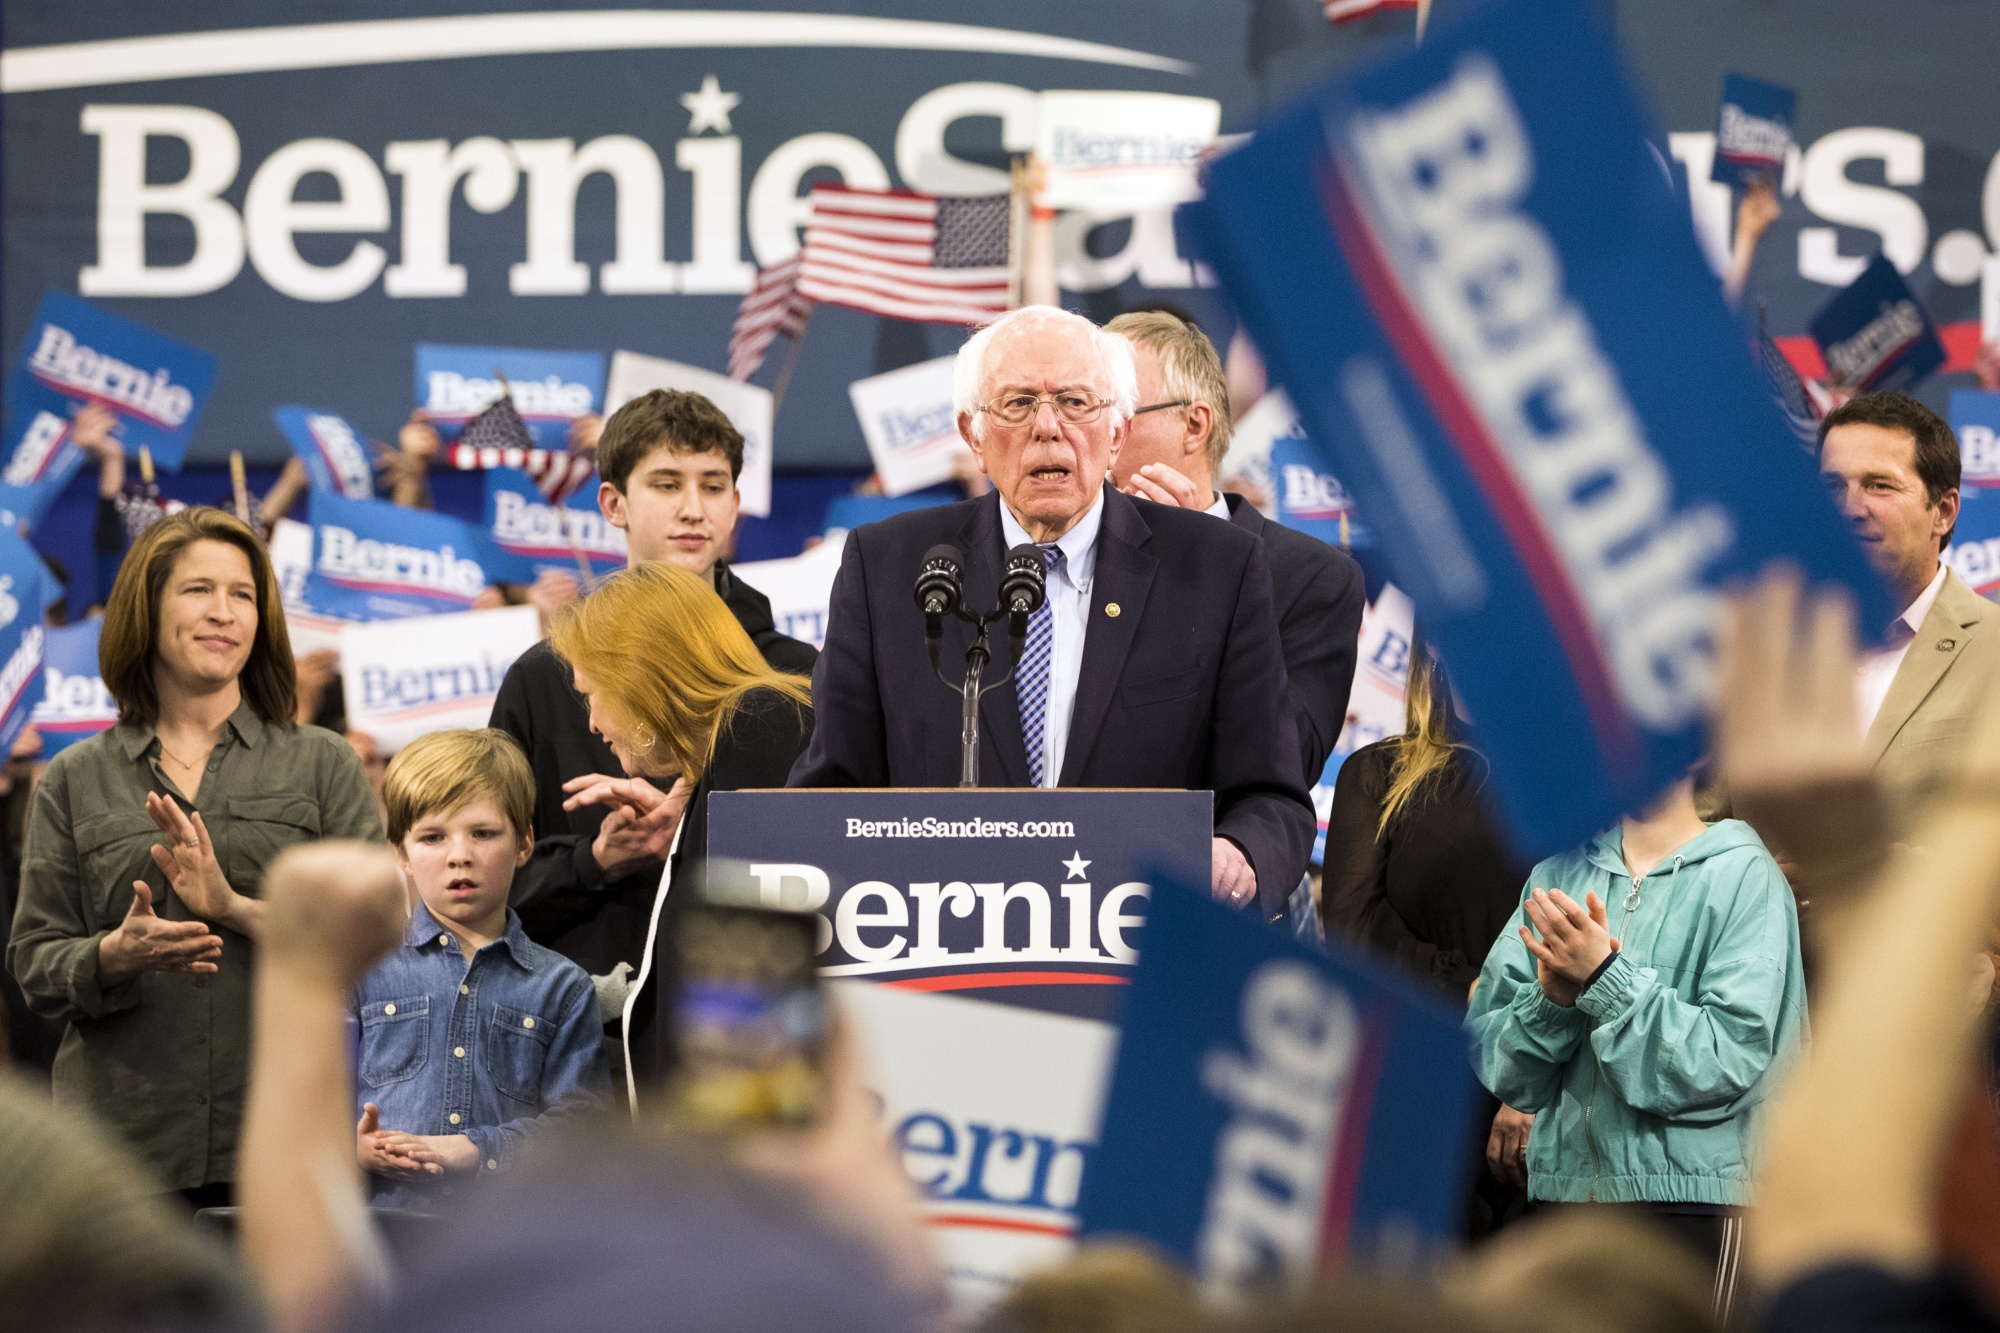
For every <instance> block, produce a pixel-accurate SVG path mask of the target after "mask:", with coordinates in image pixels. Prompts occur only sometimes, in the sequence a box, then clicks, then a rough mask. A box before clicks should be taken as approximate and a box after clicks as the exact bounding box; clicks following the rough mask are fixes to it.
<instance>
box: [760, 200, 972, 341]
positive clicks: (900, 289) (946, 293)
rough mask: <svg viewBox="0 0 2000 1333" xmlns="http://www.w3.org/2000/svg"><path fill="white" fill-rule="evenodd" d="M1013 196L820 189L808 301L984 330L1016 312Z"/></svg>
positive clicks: (803, 275)
mask: <svg viewBox="0 0 2000 1333" xmlns="http://www.w3.org/2000/svg"><path fill="white" fill-rule="evenodd" d="M1010 206H1011V200H1010V198H1009V196H1007V195H1004V194H995V195H984V196H979V197H974V198H958V197H951V196H943V197H940V196H936V195H928V194H917V193H915V192H914V191H910V190H855V189H849V188H848V187H846V186H844V185H820V186H815V187H814V189H813V192H812V216H811V218H810V219H809V220H808V221H807V223H806V243H805V249H804V250H803V251H801V252H800V255H799V284H798V290H799V295H801V296H803V297H805V298H806V299H807V300H810V301H824V302H826V303H827V304H829V305H844V306H852V307H854V308H855V309H856V310H868V311H872V312H874V313H875V314H878V315H887V316H888V317H889V318H891V319H909V320H922V321H927V322H933V323H939V324H984V323H986V322H987V321H988V320H990V319H992V318H993V317H994V316H995V315H998V314H1001V313H1003V312H1005V310H1006V309H1007V288H1008V269H1007V218H1008V213H1009V210H1010Z"/></svg>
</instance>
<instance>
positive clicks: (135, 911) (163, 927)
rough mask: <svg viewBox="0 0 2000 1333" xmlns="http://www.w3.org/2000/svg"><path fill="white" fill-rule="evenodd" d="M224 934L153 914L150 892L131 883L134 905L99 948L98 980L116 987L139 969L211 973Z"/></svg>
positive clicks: (140, 883) (142, 884) (140, 884)
mask: <svg viewBox="0 0 2000 1333" xmlns="http://www.w3.org/2000/svg"><path fill="white" fill-rule="evenodd" d="M220 957H222V937H221V936H220V935H217V934H216V933H215V932H213V931H211V930H210V929H209V928H208V926H207V924H206V923H204V922H200V921H166V920H162V919H161V918H160V917H158V916H156V915H155V914H154V912H153V891H152V890H151V889H149V888H147V887H146V881H145V880H143V879H140V880H134V881H132V905H131V907H129V908H127V909H126V911H125V919H124V920H123V921H121V922H119V923H118V929H116V930H114V931H112V932H111V933H110V934H108V935H106V936H105V937H104V938H103V939H102V940H100V941H99V942H98V946H97V980H98V984H99V985H100V986H115V985H117V984H118V983H119V982H121V981H126V980H128V979H130V978H132V977H135V976H137V975H138V974H139V973H141V972H214V971H216V970H217V966H216V959H218V958H220Z"/></svg>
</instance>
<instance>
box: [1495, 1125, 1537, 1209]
mask: <svg viewBox="0 0 2000 1333" xmlns="http://www.w3.org/2000/svg"><path fill="white" fill-rule="evenodd" d="M1534 1125H1535V1117H1533V1116H1532V1115H1529V1114H1528V1113H1527V1112H1526V1111H1516V1110H1515V1109H1514V1108H1513V1107H1511V1106H1505V1105H1503V1106H1502V1107H1501V1108H1500V1109H1499V1110H1498V1111H1497V1112H1495V1113H1494V1116H1493V1132H1492V1133H1490V1134H1488V1135H1487V1136H1486V1166H1487V1169H1488V1170H1490V1171H1491V1172H1492V1173H1493V1177H1494V1179H1496V1180H1498V1181H1500V1182H1501V1183H1502V1184H1503V1185H1512V1186H1514V1187H1515V1188H1517V1189H1526V1188H1528V1131H1529V1130H1531V1129H1533V1128H1534Z"/></svg>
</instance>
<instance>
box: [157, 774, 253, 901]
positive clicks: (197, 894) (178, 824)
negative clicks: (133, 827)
mask: <svg viewBox="0 0 2000 1333" xmlns="http://www.w3.org/2000/svg"><path fill="white" fill-rule="evenodd" d="M146 814H147V817H148V818H150V819H151V820H152V821H153V827H154V828H156V829H158V830H159V831H160V834H161V836H162V837H164V838H166V840H167V841H166V843H165V844H164V845H163V844H160V843H154V844H153V864H154V865H156V866H158V867H159V868H160V873H161V874H163V875H165V876H166V877H167V885H168V887H169V888H171V889H172V890H173V891H174V896H175V897H177V898H179V899H180V900H181V901H182V902H184V903H186V904H187V909H188V911H190V912H193V913H194V914H195V915H196V916H198V917H201V918H202V919H204V920H207V921H214V922H217V923H218V924H220V925H225V926H228V927H229V928H230V929H231V930H234V931H237V932H238V933H240V934H244V935H252V934H255V933H256V926H257V922H258V920H259V918H260V917H261V915H262V909H261V908H259V907H258V906H257V904H256V903H255V901H254V900H253V899H250V898H245V897H244V896H243V895H242V894H240V893H238V892H236V890H235V889H232V888H231V887H229V881H228V880H227V879H226V878H224V877H223V874H222V866H221V865H220V864H219V863H218V862H217V861H216V859H215V844H214V843H213V842H211V841H210V840H209V836H208V825H207V824H206V823H204V822H202V818H201V812H200V811H198V810H197V811H196V812H195V814H194V817H193V818H192V819H190V818H189V817H188V816H187V815H186V814H185V813H183V812H182V810H181V808H180V806H179V805H178V804H177V803H176V802H174V801H172V800H170V799H168V798H167V797H165V796H162V795H160V794H159V793H158V792H147V793H146Z"/></svg>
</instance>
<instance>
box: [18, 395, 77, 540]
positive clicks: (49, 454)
mask: <svg viewBox="0 0 2000 1333" xmlns="http://www.w3.org/2000/svg"><path fill="white" fill-rule="evenodd" d="M6 440H7V444H6V449H7V454H6V459H7V461H6V463H5V464H4V465H0V522H3V523H5V524H6V525H7V526H9V527H12V528H18V529H20V530H21V531H23V532H26V531H28V530H29V529H32V528H33V527H34V526H35V525H36V524H38V523H40V522H41V521H42V515H44V514H46V513H47V512H48V511H49V506H50V505H52V504H54V503H55V502H56V497H57V496H59V495H61V494H62V492H63V487H65V486H67V485H69V479H70V478H71V477H73V476H75V475H76V472H77V469H78V468H80V467H82V466H83V450H82V449H80V448H78V447H77V443H76V441H75V439H74V438H72V435H71V422H70V418H69V416H68V415H67V414H65V413H64V412H63V411H62V410H61V409H60V408H57V409H55V410H51V409H50V408H47V407H33V406H30V405H28V404H25V403H15V404H13V405H12V406H10V407H9V408H8V411H7V435H6Z"/></svg>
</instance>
